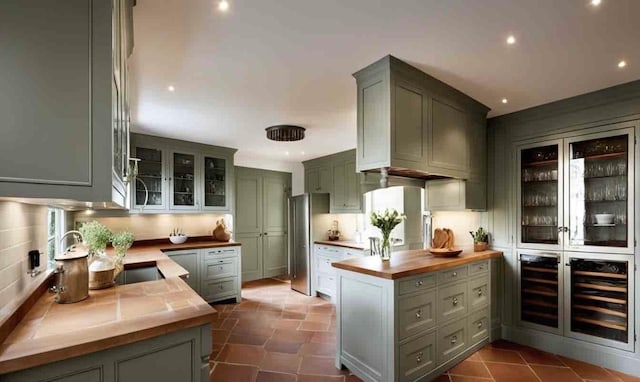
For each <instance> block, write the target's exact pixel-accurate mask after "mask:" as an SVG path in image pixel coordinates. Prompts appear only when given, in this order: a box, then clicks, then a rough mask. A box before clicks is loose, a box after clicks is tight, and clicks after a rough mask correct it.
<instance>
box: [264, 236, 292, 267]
mask: <svg viewBox="0 0 640 382" xmlns="http://www.w3.org/2000/svg"><path fill="white" fill-rule="evenodd" d="M262 242H263V245H264V247H263V251H262V253H263V256H264V277H274V276H281V275H286V274H287V235H285V234H284V233H282V232H280V233H269V234H268V235H266V236H264V238H263V239H262Z"/></svg>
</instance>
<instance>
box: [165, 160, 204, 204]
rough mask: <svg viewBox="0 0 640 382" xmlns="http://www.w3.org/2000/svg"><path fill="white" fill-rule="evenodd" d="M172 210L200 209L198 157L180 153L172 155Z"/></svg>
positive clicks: (170, 181) (170, 180)
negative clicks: (197, 187) (197, 194)
mask: <svg viewBox="0 0 640 382" xmlns="http://www.w3.org/2000/svg"><path fill="white" fill-rule="evenodd" d="M170 174H171V175H170V178H169V183H170V185H171V203H170V206H169V207H170V208H172V209H193V208H194V207H198V204H197V203H198V202H197V200H196V156H195V154H186V153H180V152H173V153H171V172H170Z"/></svg>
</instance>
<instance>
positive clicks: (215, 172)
mask: <svg viewBox="0 0 640 382" xmlns="http://www.w3.org/2000/svg"><path fill="white" fill-rule="evenodd" d="M225 190H226V161H225V160H224V159H220V158H210V157H204V205H205V206H207V207H224V206H225V205H226V198H225Z"/></svg>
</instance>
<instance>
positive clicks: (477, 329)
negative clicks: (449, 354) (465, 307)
mask: <svg viewBox="0 0 640 382" xmlns="http://www.w3.org/2000/svg"><path fill="white" fill-rule="evenodd" d="M467 321H468V327H469V344H470V345H475V344H477V343H478V342H480V341H482V340H484V339H485V338H487V337H489V309H482V310H480V311H477V312H475V313H472V314H470V315H469V317H468V318H467Z"/></svg>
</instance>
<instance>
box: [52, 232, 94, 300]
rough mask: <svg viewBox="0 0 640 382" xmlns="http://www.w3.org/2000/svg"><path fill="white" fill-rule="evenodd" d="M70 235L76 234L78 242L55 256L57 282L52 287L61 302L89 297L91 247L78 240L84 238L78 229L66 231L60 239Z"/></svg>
mask: <svg viewBox="0 0 640 382" xmlns="http://www.w3.org/2000/svg"><path fill="white" fill-rule="evenodd" d="M69 235H74V236H75V238H76V244H73V245H71V246H70V247H68V248H67V249H65V251H64V252H63V253H61V254H58V255H56V257H55V261H56V270H55V274H56V282H55V286H54V287H53V288H52V289H53V291H54V292H55V293H56V302H57V303H59V304H71V303H74V302H78V301H82V300H84V299H86V298H87V297H89V248H88V247H87V246H86V245H85V244H83V243H81V242H78V238H80V239H82V234H81V233H80V232H78V231H69V232H67V233H65V234H64V235H62V238H61V240H60V241H61V242H62V241H63V240H64V238H65V237H67V236H69Z"/></svg>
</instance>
